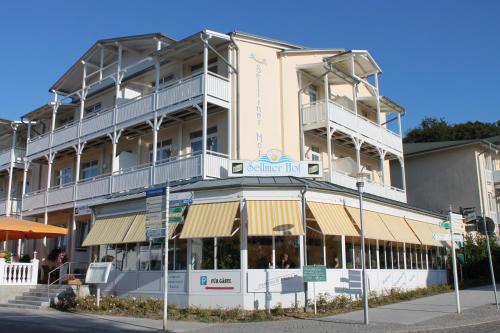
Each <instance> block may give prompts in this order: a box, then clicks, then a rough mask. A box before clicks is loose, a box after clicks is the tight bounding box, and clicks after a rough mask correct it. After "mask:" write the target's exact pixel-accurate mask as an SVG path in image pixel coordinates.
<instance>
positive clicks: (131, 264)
mask: <svg viewBox="0 0 500 333" xmlns="http://www.w3.org/2000/svg"><path fill="white" fill-rule="evenodd" d="M137 249H138V247H137V244H126V248H125V252H124V253H123V264H122V270H124V271H136V270H137Z"/></svg>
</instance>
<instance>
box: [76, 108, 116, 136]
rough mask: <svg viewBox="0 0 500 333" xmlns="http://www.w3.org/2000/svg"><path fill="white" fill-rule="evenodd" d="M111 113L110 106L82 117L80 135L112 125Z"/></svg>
mask: <svg viewBox="0 0 500 333" xmlns="http://www.w3.org/2000/svg"><path fill="white" fill-rule="evenodd" d="M113 114H114V113H113V108H111V109H109V110H107V111H101V112H99V113H98V114H95V115H92V116H90V117H88V118H84V119H83V120H82V132H81V135H82V136H85V135H89V134H92V133H96V132H99V131H102V130H105V129H106V128H108V127H111V126H113Z"/></svg>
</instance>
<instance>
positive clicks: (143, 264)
mask: <svg viewBox="0 0 500 333" xmlns="http://www.w3.org/2000/svg"><path fill="white" fill-rule="evenodd" d="M137 261H138V262H139V270H140V271H149V243H140V244H139V253H138V255H137Z"/></svg>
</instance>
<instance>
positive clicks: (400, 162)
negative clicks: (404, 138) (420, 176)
mask: <svg viewBox="0 0 500 333" xmlns="http://www.w3.org/2000/svg"><path fill="white" fill-rule="evenodd" d="M398 160H399V165H400V166H401V184H402V186H403V191H405V192H406V175H405V161H404V157H403V156H398Z"/></svg>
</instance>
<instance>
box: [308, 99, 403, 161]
mask: <svg viewBox="0 0 500 333" xmlns="http://www.w3.org/2000/svg"><path fill="white" fill-rule="evenodd" d="M327 119H330V121H331V122H333V123H335V124H338V125H340V126H341V128H339V129H341V130H342V129H343V130H344V131H348V132H349V133H348V134H358V135H361V136H363V137H365V138H367V139H368V140H370V139H371V140H373V141H374V142H377V143H380V144H382V145H385V146H387V147H389V148H392V149H394V150H396V151H398V152H402V149H403V146H402V138H401V137H400V136H399V134H397V133H394V132H392V131H391V130H389V129H387V128H386V127H385V126H382V125H379V124H377V123H375V122H373V121H371V120H369V119H367V118H365V117H363V116H361V115H359V114H358V115H356V114H355V113H354V112H353V111H352V110H349V109H348V108H347V107H345V106H343V105H340V104H338V103H336V102H333V101H331V100H329V101H328V117H327V113H326V108H325V101H324V100H322V101H317V102H314V103H310V104H304V105H302V122H303V125H304V127H306V128H307V127H312V128H317V127H325V126H326V122H327Z"/></svg>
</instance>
